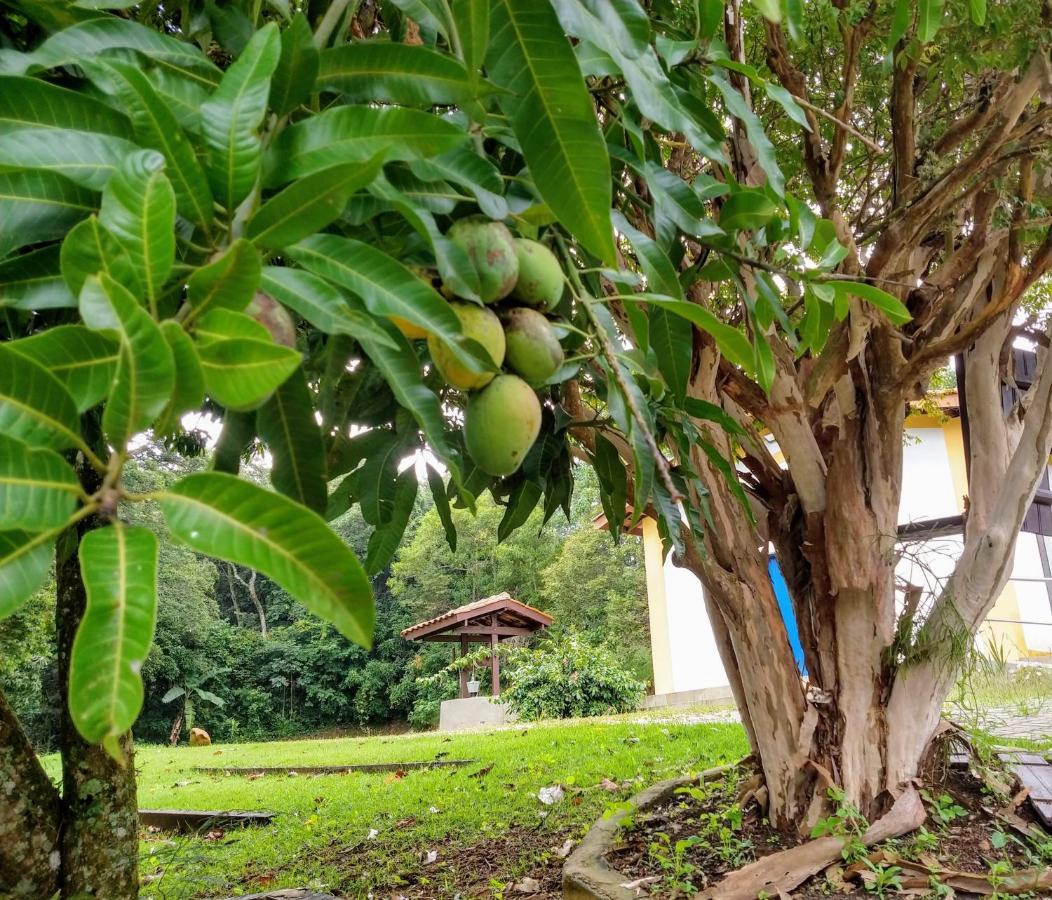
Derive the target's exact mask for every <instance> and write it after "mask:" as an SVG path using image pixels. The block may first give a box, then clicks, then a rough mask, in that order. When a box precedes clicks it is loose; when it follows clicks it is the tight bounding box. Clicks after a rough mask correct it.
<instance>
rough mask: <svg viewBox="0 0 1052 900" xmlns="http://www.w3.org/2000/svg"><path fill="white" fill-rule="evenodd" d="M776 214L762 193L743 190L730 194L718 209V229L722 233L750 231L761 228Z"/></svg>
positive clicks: (753, 189)
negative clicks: (722, 231)
mask: <svg viewBox="0 0 1052 900" xmlns="http://www.w3.org/2000/svg"><path fill="white" fill-rule="evenodd" d="M777 212H778V208H777V207H776V206H775V205H774V201H772V200H771V198H770V197H768V196H767V195H766V194H765V193H764V192H763V191H761V190H758V189H756V188H743V189H742V190H739V191H736V192H734V193H733V194H730V195H729V196H728V197H726V198H725V199H724V201H723V206H721V207H720V228H722V229H723V230H724V231H727V232H731V231H751V230H755V229H758V228H762V227H763V226H764V225H766V224H767V223H768V222H769V221H770V220H771V219H772V218H773V217H774V216H775V215H776V214H777Z"/></svg>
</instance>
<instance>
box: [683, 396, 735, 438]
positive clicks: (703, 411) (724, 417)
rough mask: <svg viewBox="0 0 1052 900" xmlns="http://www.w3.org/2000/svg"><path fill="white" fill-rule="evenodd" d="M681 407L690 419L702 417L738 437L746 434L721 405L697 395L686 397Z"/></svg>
mask: <svg viewBox="0 0 1052 900" xmlns="http://www.w3.org/2000/svg"><path fill="white" fill-rule="evenodd" d="M683 409H684V410H685V411H686V413H687V415H688V416H690V417H691V418H692V419H704V420H706V421H709V422H715V423H716V424H717V425H719V426H720V427H721V428H722V429H723V430H724V431H727V432H729V433H730V434H735V435H738V436H740V437H745V436H746V431H745V429H744V428H742V426H741V425H740V424H739V422H738V420H737V419H735V418H734V417H733V416H731V415H728V413H727V412H725V411H724V410H723V408H722V407H720V406H717V405H716V404H715V403H710V402H709V401H708V400H701V399H699V398H698V397H687V398H686V400H684V402H683Z"/></svg>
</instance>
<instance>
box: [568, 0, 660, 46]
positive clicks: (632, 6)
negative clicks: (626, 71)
mask: <svg viewBox="0 0 1052 900" xmlns="http://www.w3.org/2000/svg"><path fill="white" fill-rule="evenodd" d="M581 5H582V6H584V7H585V8H586V9H588V11H589V12H591V14H592V15H593V16H595V17H596V19H598V20H599V22H600V23H601V25H602V27H603V29H604V30H605V31H606V32H607V33H608V34H609V35H610V36H611V37H612V38H613V39H614V40H615V41H616V42H617V43H618V45H619V46H620V47H621V51H622V52H623V53H624V55H625V56H626V57H628V58H629V59H638V58H639V57H640V56H643V55H644V54H646V53H647V52H648V51H649V49H650V37H651V34H650V18H649V17H648V15H647V12H646V10H644V9H643V7H642V6H641V5H640V4H639V3H637V2H636V0H581Z"/></svg>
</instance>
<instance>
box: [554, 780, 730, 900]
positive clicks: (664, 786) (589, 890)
mask: <svg viewBox="0 0 1052 900" xmlns="http://www.w3.org/2000/svg"><path fill="white" fill-rule="evenodd" d="M732 768H734V766H733V765H728V766H720V767H718V768H716V769H708V770H707V771H705V772H702V773H701V774H700V775H692V776H682V777H680V778H670V779H669V780H667V781H659V782H658V783H657V784H653V785H651V786H650V787H648V788H646V789H645V790H643V791H640V792H639V793H638V794H635V795H634V796H633V797H632V798H631V799H630V800H629V801H628V802H629V803H630V804H631V805H632V807H633V812H643V811H645V810H648V809H652V808H653V807H655V806H658V805H660V804H661V803H663V802H665V801H666V800H668V799H669V798H670V797H671V796H672V795H673V794H674V793H675V792H676V791H677V790H678V789H679V788H681V787H686V786H687V785H691V784H698V783H699V782H702V781H712V780H713V779H714V778H718V777H720V776H721V775H724V774H725V773H726V772H728V771H729V770H730V769H732ZM627 814H628V810H626V809H619V810H618V811H617V812H615V813H614V814H613V815H611V816H609V817H606V818H602V819H600V820H599V821H598V822H596V823H595V824H594V825H593V826H592V827H591V828H590V829H588V833H587V834H586V835H585V836H584V839H583V840H582V841H581V843H580V844H579V845H578V847H577V849H576V850H574V852H573V853H572V854H570V858H569V859H567V860H566V863H565V865H564V866H563V898H564V900H636V898H637V897H638V896H639V895H638V893H637V892H636V891H634V890H630V889H629V888H626V887H624V886H623V885H625V884H626V883H628V882H630V881H631V880H632V879H631V878H630V877H629V876H627V875H624V874H622V873H621V872H618V871H617V869H614V868H613V867H611V866H610V864H609V863H607V861H606V860H605V859H604V858H603V857H604V856H606V854H607V853H608V852H609V851H610V849H611V848H612V847H613V845H614V837H615V836H616V835H617V831H618V828H619V827H620V825H621V821H622V820H623V819H624V817H625V816H626V815H627Z"/></svg>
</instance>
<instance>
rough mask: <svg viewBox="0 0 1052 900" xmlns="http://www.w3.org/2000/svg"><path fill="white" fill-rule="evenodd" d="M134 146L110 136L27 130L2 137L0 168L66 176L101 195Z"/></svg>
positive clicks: (56, 130)
mask: <svg viewBox="0 0 1052 900" xmlns="http://www.w3.org/2000/svg"><path fill="white" fill-rule="evenodd" d="M135 149H136V147H135V145H134V144H133V143H131V141H126V140H124V138H119V137H114V136H113V135H109V134H92V133H91V132H88V131H72V130H69V129H65V128H47V129H44V128H25V129H22V130H21V131H8V132H7V133H5V134H0V166H3V167H7V168H12V169H37V170H40V171H44V172H54V173H55V174H57V175H64V176H65V177H66V178H68V179H69V180H70V181H72V182H73V183H74V184H79V185H81V186H82V187H86V188H88V189H90V190H93V191H101V190H102V189H103V188H104V187H105V186H106V182H107V181H109V179H110V176H111V175H112V174H113V172H114V170H115V169H116V167H117V166H118V165H119V164H120V161H121V160H122V159H123V158H124V157H125V156H128V155H129V154H130V153H133V152H135Z"/></svg>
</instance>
